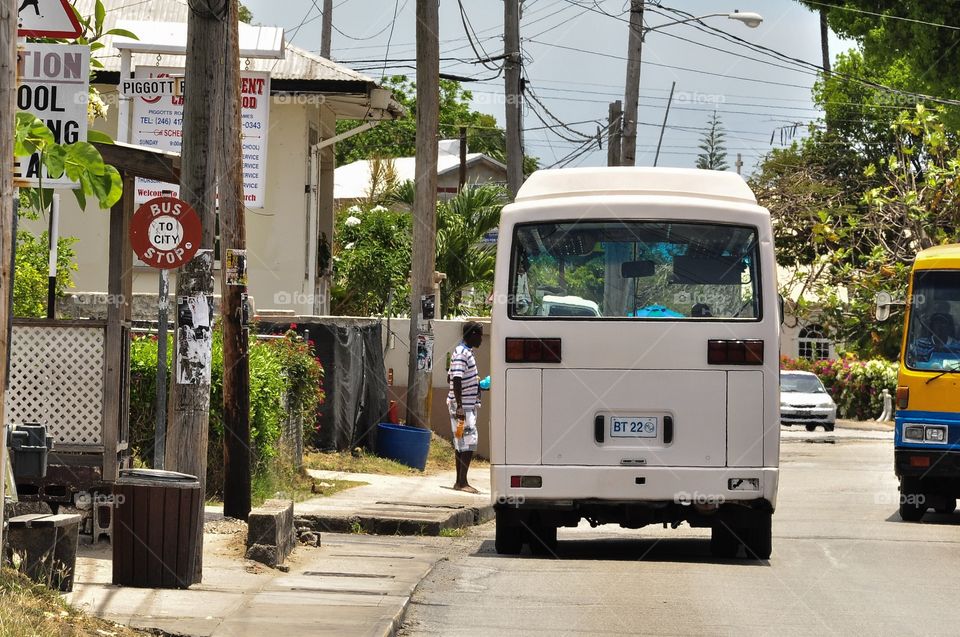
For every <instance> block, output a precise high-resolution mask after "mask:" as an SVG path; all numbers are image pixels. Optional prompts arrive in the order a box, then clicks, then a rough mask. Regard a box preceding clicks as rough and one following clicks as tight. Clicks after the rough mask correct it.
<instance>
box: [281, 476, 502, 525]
mask: <svg viewBox="0 0 960 637" xmlns="http://www.w3.org/2000/svg"><path fill="white" fill-rule="evenodd" d="M309 471H310V474H311V475H312V476H313V477H315V478H318V479H320V480H325V479H326V480H331V479H340V480H354V481H358V482H367V483H368V484H367V485H366V486H362V487H354V488H352V489H347V490H346V491H341V492H340V493H337V494H334V495H332V496H329V497H326V498H314V499H312V500H308V501H306V502H301V503H298V504H297V505H295V506H294V514H295V516H296V520H297V522H296V524H297V526H298V527H300V526H307V527H310V528H311V529H314V530H317V531H320V532H336V533H349V532H351V531H357V530H360V529H362V530H363V532H365V533H372V534H379V535H439V534H440V531H441V530H443V529H456V528H462V527H466V526H473V525H475V524H482V523H484V522H486V521H487V520H490V519H491V518H492V517H493V506H492V505H491V503H490V502H491V499H490V471H489V469H488V468H487V467H486V466H484V467H478V468H474V469H472V470H471V471H470V482H471V484H472V485H473V486H474V487H476V488H477V489H479V490H480V495H472V494H469V493H464V492H462V491H454V490H453V488H452V486H453V483H454V479H455V476H456V474H455V473H454V472H453V471H447V472H443V473H438V474H436V475H420V476H389V475H378V474H368V473H345V472H340V471H318V470H314V469H311V470H309Z"/></svg>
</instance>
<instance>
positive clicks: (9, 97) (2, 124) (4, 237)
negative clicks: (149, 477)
mask: <svg viewBox="0 0 960 637" xmlns="http://www.w3.org/2000/svg"><path fill="white" fill-rule="evenodd" d="M16 7H17V5H16V4H14V3H13V2H2V3H0V157H2V158H3V163H2V164H0V166H2V169H0V445H3V447H4V449H6V445H7V428H6V421H5V420H4V418H3V396H4V393H6V386H7V356H8V355H9V350H10V342H9V340H8V338H9V336H8V335H9V330H8V329H7V326H8V325H9V323H10V320H11V316H10V315H11V313H12V310H13V308H12V306H11V303H10V302H9V301H8V300H7V299H8V297H9V295H8V294H7V291H8V290H9V289H10V283H11V281H12V268H11V264H10V255H11V254H13V240H14V235H13V224H14V221H15V219H14V216H13V215H14V210H13V196H14V187H13V165H12V162H13V137H14V134H15V132H14V123H13V122H14V117H15V116H16V112H17V109H16V101H15V100H16V91H17V14H16V13H15V11H14V9H16ZM0 451H3V450H0ZM6 469H7V468H6V453H0V471H2V472H3V473H0V507H2V506H3V498H4V496H5V493H4V484H5V483H6V477H7V474H6ZM2 528H3V509H2V508H0V546H2V545H3V542H2V539H3V531H2Z"/></svg>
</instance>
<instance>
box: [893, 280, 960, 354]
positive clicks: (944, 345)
mask: <svg viewBox="0 0 960 637" xmlns="http://www.w3.org/2000/svg"><path fill="white" fill-rule="evenodd" d="M909 310H910V323H909V325H908V327H907V340H906V348H904V358H905V362H906V365H907V367H909V368H911V369H928V370H936V371H940V370H951V369H954V368H958V367H960V339H958V336H960V335H958V333H957V324H958V323H960V271H958V270H918V271H917V272H916V274H914V279H913V293H912V295H911V298H910V308H909Z"/></svg>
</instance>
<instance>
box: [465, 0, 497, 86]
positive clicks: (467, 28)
mask: <svg viewBox="0 0 960 637" xmlns="http://www.w3.org/2000/svg"><path fill="white" fill-rule="evenodd" d="M457 5H458V6H459V7H460V22H461V23H462V24H463V32H464V33H465V34H466V36H467V42H468V43H469V44H470V48H471V49H473V54H474V55H476V56H477V60H479V61H480V63H481V64H483V66H485V67H486V68H488V69H490V70H491V71H496V70H498V68H500V67H497V66H496V65H494V66H490V65H489V64H488V63H487V62H486V61H485V60H486V59H489V57H490V54H489V53H487V51H486V49H484V48H483V44H481V43H480V41H479V38H478V39H477V42H476V44H474V41H473V38H474V37H476V35H477V33H476V31H474V29H473V25H472V24H471V23H470V17H469V16H468V15H467V10H466V9H465V8H464V6H463V0H457ZM471 31H473V36H471V35H470V32H471ZM478 46H479V47H480V51H483V55H480V51H477V47H478Z"/></svg>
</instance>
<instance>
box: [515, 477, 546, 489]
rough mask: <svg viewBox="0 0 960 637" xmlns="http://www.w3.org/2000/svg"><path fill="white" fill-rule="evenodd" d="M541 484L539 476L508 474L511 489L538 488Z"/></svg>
mask: <svg viewBox="0 0 960 637" xmlns="http://www.w3.org/2000/svg"><path fill="white" fill-rule="evenodd" d="M542 486H543V478H542V477H540V476H510V487H511V488H513V489H520V488H523V489H539V488H540V487H542Z"/></svg>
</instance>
